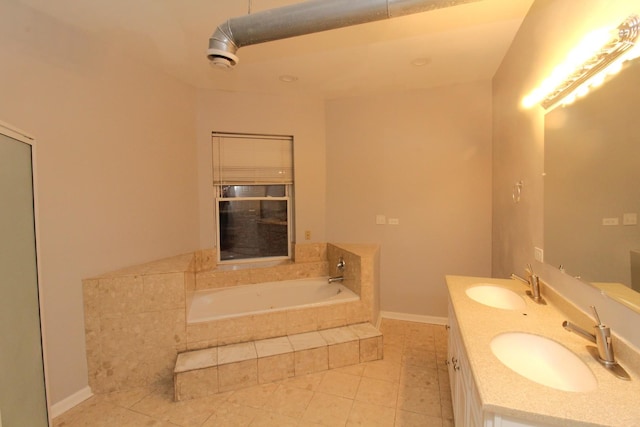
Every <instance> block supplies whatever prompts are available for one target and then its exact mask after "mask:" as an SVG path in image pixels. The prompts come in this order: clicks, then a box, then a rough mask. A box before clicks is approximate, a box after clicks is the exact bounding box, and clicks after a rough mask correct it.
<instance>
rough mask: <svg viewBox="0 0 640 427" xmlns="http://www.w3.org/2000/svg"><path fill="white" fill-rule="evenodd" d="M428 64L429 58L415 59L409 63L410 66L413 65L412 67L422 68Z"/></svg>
mask: <svg viewBox="0 0 640 427" xmlns="http://www.w3.org/2000/svg"><path fill="white" fill-rule="evenodd" d="M430 63H431V58H416V59H414V60H413V61H411V65H413V66H414V67H424V66H425V65H428V64H430Z"/></svg>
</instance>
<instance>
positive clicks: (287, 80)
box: [278, 74, 298, 83]
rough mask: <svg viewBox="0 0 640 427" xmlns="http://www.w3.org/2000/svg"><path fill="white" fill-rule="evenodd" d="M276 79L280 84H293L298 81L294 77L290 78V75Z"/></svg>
mask: <svg viewBox="0 0 640 427" xmlns="http://www.w3.org/2000/svg"><path fill="white" fill-rule="evenodd" d="M278 79H279V80H280V81H281V82H285V83H293V82H296V81H298V78H297V77H296V76H291V75H288V74H283V75H281V76H280V77H278Z"/></svg>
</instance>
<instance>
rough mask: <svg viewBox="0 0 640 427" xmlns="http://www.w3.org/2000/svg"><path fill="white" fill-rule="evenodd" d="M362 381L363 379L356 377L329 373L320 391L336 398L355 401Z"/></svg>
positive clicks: (323, 380) (319, 388) (321, 384)
mask: <svg viewBox="0 0 640 427" xmlns="http://www.w3.org/2000/svg"><path fill="white" fill-rule="evenodd" d="M360 379H361V377H359V376H356V375H349V374H343V373H340V372H335V371H328V372H327V373H326V374H325V376H324V378H323V379H322V382H321V383H320V387H318V391H319V392H322V393H327V394H332V395H334V396H340V397H346V398H348V399H353V398H354V397H355V396H356V393H357V391H358V386H359V385H360Z"/></svg>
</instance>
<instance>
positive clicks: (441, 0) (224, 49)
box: [207, 0, 479, 68]
mask: <svg viewBox="0 0 640 427" xmlns="http://www.w3.org/2000/svg"><path fill="white" fill-rule="evenodd" d="M475 1H479V0H308V1H304V2H301V3H296V4H293V5H289V6H284V7H279V8H276V9H269V10H265V11H261V12H257V13H252V14H250V15H246V16H241V17H238V18H231V19H229V20H228V21H226V22H224V23H223V24H221V25H219V26H218V28H217V29H216V31H215V32H214V33H213V35H212V36H211V38H210V39H209V49H208V50H207V57H208V58H209V60H211V62H212V64H213V65H216V66H218V67H221V68H232V67H234V66H235V65H236V64H237V63H238V61H239V59H238V57H237V56H236V52H237V50H238V49H239V48H241V47H243V46H249V45H253V44H258V43H264V42H269V41H274V40H281V39H285V38H289V37H296V36H301V35H304V34H311V33H317V32H320V31H326V30H333V29H336V28H342V27H349V26H352V25H358V24H364V23H367V22H373V21H380V20H383V19H389V18H395V17H398V16H404V15H411V14H413V13H419V12H427V11H430V10H435V9H441V8H445V7H450V6H456V5H459V4H464V3H472V2H475Z"/></svg>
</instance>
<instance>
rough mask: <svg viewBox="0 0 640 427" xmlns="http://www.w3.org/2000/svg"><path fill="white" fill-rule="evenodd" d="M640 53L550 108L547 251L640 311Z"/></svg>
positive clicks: (552, 261)
mask: <svg viewBox="0 0 640 427" xmlns="http://www.w3.org/2000/svg"><path fill="white" fill-rule="evenodd" d="M639 104H640V59H636V60H634V61H633V62H631V63H627V64H626V65H625V67H624V69H623V70H622V71H621V72H620V73H619V74H617V75H615V76H613V77H611V78H610V79H609V80H608V81H607V82H606V83H605V84H604V85H603V86H601V87H600V88H597V89H594V90H592V91H590V92H589V94H588V95H587V96H585V97H584V98H581V99H578V100H577V101H576V102H575V103H574V104H572V105H570V106H567V107H558V108H556V109H555V110H553V111H551V112H549V113H548V114H547V115H546V116H545V134H544V141H545V142H544V143H545V152H544V162H545V165H544V168H545V177H544V251H545V252H544V256H545V262H546V263H548V264H551V265H554V266H556V267H558V266H560V265H562V267H563V268H564V269H565V271H566V272H567V274H571V275H573V276H577V277H579V278H581V279H582V280H584V281H586V282H588V283H591V284H592V285H594V286H597V287H598V288H600V289H602V290H604V291H605V292H606V293H607V294H608V295H609V296H611V297H612V298H614V299H617V300H618V301H620V302H621V303H623V304H625V305H627V306H629V307H631V308H633V309H635V310H636V311H638V312H640V225H638V220H639V219H638V216H640V108H639Z"/></svg>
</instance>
